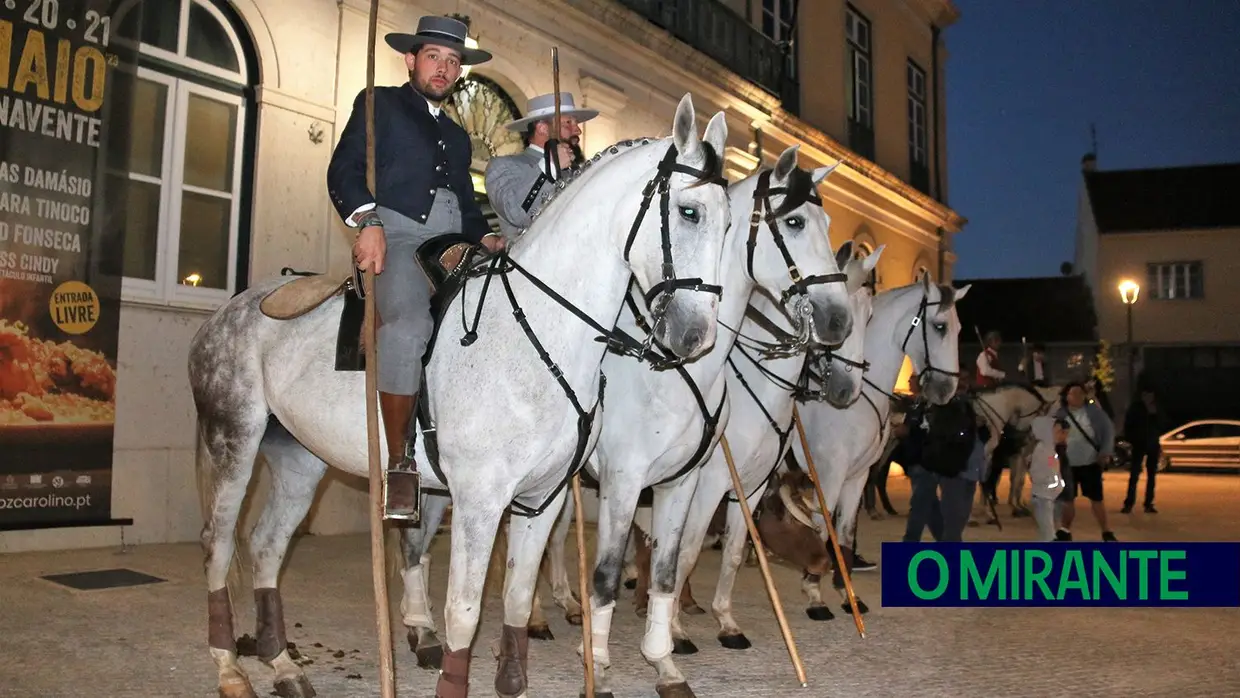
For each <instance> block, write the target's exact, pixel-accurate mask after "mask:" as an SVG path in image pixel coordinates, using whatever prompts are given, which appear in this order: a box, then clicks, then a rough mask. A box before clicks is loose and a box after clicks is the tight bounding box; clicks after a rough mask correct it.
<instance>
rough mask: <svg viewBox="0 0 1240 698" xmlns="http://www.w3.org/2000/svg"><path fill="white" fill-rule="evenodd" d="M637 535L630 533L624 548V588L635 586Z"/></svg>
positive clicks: (633, 587)
mask: <svg viewBox="0 0 1240 698" xmlns="http://www.w3.org/2000/svg"><path fill="white" fill-rule="evenodd" d="M637 574H638V572H637V536H633V535H630V536H629V543H628V545H626V546H625V548H624V588H625V589H636V588H637Z"/></svg>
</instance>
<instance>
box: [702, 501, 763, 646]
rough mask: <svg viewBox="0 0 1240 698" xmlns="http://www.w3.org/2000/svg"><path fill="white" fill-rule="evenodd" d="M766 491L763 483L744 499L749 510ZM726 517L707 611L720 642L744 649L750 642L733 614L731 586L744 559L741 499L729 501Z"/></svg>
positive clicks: (746, 534)
mask: <svg viewBox="0 0 1240 698" xmlns="http://www.w3.org/2000/svg"><path fill="white" fill-rule="evenodd" d="M765 492H766V484H765V483H763V484H762V485H761V486H759V487H758V488H757V490H756V491H755V492H754V493H753V494H751V495H750V496H749V497H748V498H747V499H746V501H747V502H748V504H749V510H750V511H753V510H754V509H755V508H756V507H757V506H758V503H759V502H761V501H762V495H763V494H764V493H765ZM727 517H728V519H727V524H726V526H725V529H724V533H723V555H722V557H721V559H720V561H719V581H718V582H717V583H716V584H715V600H714V601H712V602H711V605H710V610H711V613H713V614H714V616H715V621H716V622H717V623H719V644H721V645H723V646H724V647H726V648H728V649H733V650H743V649H748V648H749V647H751V646H752V645H751V644H750V642H749V639H748V638H746V637H745V633H744V632H743V631H742V630H741V627H740V625H738V624H737V623H736V619H735V618H734V617H732V589H733V587H735V586H736V573H737V572H738V571H739V570H740V567H741V565H742V564H744V562H745V555H746V552H747V547H746V546H747V544H748V542H749V528H748V526H746V525H745V514H744V512H742V511H741V505H740V502H733V501H730V500H729V501H728V513H727Z"/></svg>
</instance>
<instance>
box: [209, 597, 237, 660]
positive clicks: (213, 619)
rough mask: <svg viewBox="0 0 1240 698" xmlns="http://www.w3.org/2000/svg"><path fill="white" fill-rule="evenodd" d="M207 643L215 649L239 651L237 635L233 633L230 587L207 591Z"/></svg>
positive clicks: (234, 652)
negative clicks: (229, 596) (229, 597)
mask: <svg viewBox="0 0 1240 698" xmlns="http://www.w3.org/2000/svg"><path fill="white" fill-rule="evenodd" d="M207 645H208V646H209V647H211V648H213V649H217V650H226V651H228V652H232V653H233V654H236V653H237V636H236V635H234V634H233V622H232V602H231V601H230V600H229V599H228V587H224V588H222V589H216V590H215V591H212V592H208V593H207Z"/></svg>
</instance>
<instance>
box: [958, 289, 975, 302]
mask: <svg viewBox="0 0 1240 698" xmlns="http://www.w3.org/2000/svg"><path fill="white" fill-rule="evenodd" d="M972 285H973V284H965V285H964V286H961V287H960V288H958V289H956V302H957V303H959V302H960V299H961V298H964V294H966V293H968V292H969V287H970V286H972Z"/></svg>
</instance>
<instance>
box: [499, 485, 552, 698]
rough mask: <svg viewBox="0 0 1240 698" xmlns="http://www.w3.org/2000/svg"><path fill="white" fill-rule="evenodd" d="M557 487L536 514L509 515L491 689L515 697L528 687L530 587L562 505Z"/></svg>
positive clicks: (536, 578) (535, 584)
mask: <svg viewBox="0 0 1240 698" xmlns="http://www.w3.org/2000/svg"><path fill="white" fill-rule="evenodd" d="M566 494H567V490H566V488H561V490H560V493H559V494H558V495H556V499H555V501H553V502H552V504H551V506H550V507H548V508H547V509H546V510H544V511H543V512H542V513H541V514H539V515H537V516H517V515H513V516H511V517H509V521H508V559H507V561H506V563H505V568H506V569H507V574H505V575H504V628H503V631H502V632H501V634H500V641H499V664H498V665H497V666H496V668H495V693H496V694H497V695H499V696H501V698H519V697H523V696H525V695H526V693H527V692H528V691H529V666H528V662H529V649H530V638H529V631H528V629H529V622H530V610H531V607H532V605H533V598H534V593H533V592H534V587H535V586H537V585H538V570H539V567H541V563H542V559H543V551H544V549H545V548H546V546H547V536H549V535H550V534H551V529H552V527H553V526H555V524H556V520H557V519H558V516H557V513H558V512H560V511H561V509H562V508H563V506H564V498H565V496H566Z"/></svg>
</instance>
